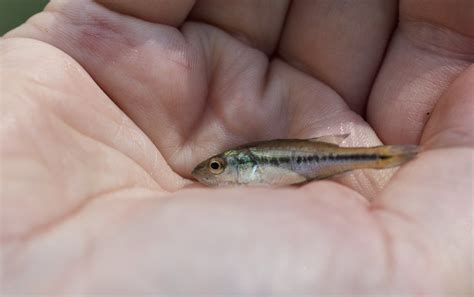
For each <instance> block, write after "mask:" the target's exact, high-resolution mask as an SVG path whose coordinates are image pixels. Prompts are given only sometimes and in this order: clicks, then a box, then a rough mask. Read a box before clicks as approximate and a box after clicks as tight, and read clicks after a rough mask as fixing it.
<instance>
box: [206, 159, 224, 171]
mask: <svg viewBox="0 0 474 297" xmlns="http://www.w3.org/2000/svg"><path fill="white" fill-rule="evenodd" d="M224 166H225V162H224V160H223V159H221V158H212V159H211V160H210V161H209V165H208V167H209V171H210V172H211V173H213V174H221V173H222V172H223V171H224Z"/></svg>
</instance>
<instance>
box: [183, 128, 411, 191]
mask: <svg viewBox="0 0 474 297" xmlns="http://www.w3.org/2000/svg"><path fill="white" fill-rule="evenodd" d="M347 136H348V134H343V135H328V136H322V137H317V138H312V139H277V140H269V141H262V142H257V143H251V144H247V145H243V146H240V147H237V148H234V149H230V150H228V151H225V152H223V153H221V154H218V155H215V156H213V157H211V158H209V159H207V160H205V161H203V162H201V163H200V164H198V165H197V166H196V167H195V168H194V170H193V172H192V175H193V177H194V178H195V179H196V180H198V181H199V182H200V183H202V184H205V185H207V186H226V185H274V186H284V185H291V184H298V183H303V182H307V181H310V180H313V179H324V178H328V177H331V176H334V175H337V174H340V173H344V172H347V171H351V170H355V169H366V168H367V169H368V168H371V169H383V168H389V167H395V166H399V165H401V164H403V163H405V162H406V161H408V160H410V159H412V158H414V157H415V155H416V154H417V153H418V146H416V145H382V146H376V147H341V146H339V144H340V143H341V142H342V141H343V140H344V139H345V138H346V137H347Z"/></svg>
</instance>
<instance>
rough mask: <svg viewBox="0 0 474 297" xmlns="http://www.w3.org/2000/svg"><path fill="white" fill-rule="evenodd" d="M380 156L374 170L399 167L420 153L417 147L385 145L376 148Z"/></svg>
mask: <svg viewBox="0 0 474 297" xmlns="http://www.w3.org/2000/svg"><path fill="white" fill-rule="evenodd" d="M374 150H375V154H376V155H377V156H378V158H377V161H376V162H375V166H374V168H377V169H382V168H389V167H395V166H399V165H401V164H403V163H405V162H407V161H409V160H411V159H413V158H414V157H415V156H416V154H418V152H419V151H420V147H419V146H417V145H410V144H409V145H383V146H379V147H375V148H374Z"/></svg>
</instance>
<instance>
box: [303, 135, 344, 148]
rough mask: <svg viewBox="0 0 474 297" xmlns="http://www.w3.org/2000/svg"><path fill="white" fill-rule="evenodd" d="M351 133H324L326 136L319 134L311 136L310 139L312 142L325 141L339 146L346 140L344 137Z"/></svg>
mask: <svg viewBox="0 0 474 297" xmlns="http://www.w3.org/2000/svg"><path fill="white" fill-rule="evenodd" d="M349 135H350V133H346V134H338V135H324V136H319V137H315V138H310V139H308V140H309V141H311V142H325V143H329V144H334V145H337V146H339V145H340V144H341V143H342V142H343V141H344V139H346V138H347V137H349Z"/></svg>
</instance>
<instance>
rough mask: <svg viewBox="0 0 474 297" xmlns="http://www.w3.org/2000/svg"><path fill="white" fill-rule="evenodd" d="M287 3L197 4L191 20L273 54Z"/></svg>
mask: <svg viewBox="0 0 474 297" xmlns="http://www.w3.org/2000/svg"><path fill="white" fill-rule="evenodd" d="M288 3H289V1H288V0H258V1H251V0H246V1H236V0H233V1H220V0H202V1H198V2H197V3H196V5H195V7H194V8H193V10H192V12H191V14H190V18H191V19H192V20H197V21H202V22H206V23H208V24H211V25H214V26H216V27H218V28H221V29H223V30H225V31H227V32H229V33H231V34H232V35H234V36H235V37H237V38H239V39H240V40H241V41H243V42H245V43H246V44H249V45H250V46H252V47H255V48H258V49H260V50H262V51H264V52H265V53H267V54H271V53H272V52H273V50H274V48H275V46H276V44H277V42H278V39H279V36H280V31H281V28H282V25H283V22H284V20H285V15H286V11H287V8H288Z"/></svg>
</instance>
